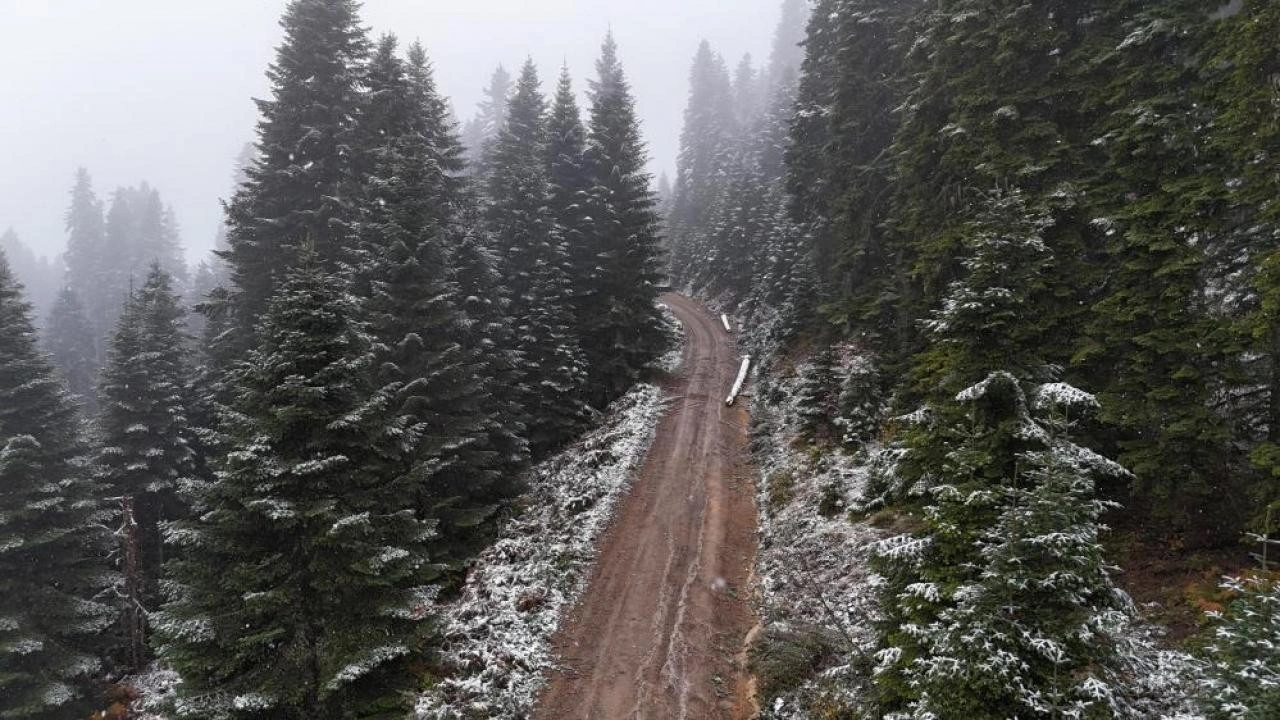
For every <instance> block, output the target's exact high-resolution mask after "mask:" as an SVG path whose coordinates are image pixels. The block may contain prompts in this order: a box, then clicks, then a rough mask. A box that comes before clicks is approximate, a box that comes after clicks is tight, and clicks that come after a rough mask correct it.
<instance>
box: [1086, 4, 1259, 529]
mask: <svg viewBox="0 0 1280 720" xmlns="http://www.w3.org/2000/svg"><path fill="white" fill-rule="evenodd" d="M1116 12H1117V16H1115V17H1114V18H1111V21H1112V22H1113V23H1116V24H1117V30H1121V31H1122V32H1125V33H1126V34H1125V37H1126V39H1125V41H1124V42H1122V43H1120V44H1118V45H1117V46H1116V49H1115V50H1114V51H1113V53H1112V54H1111V55H1109V56H1106V62H1107V63H1108V67H1109V68H1112V72H1114V73H1115V74H1114V76H1113V79H1112V85H1111V86H1110V88H1109V89H1110V93H1111V94H1112V97H1114V98H1115V100H1114V103H1113V104H1112V105H1111V106H1109V107H1108V108H1107V109H1108V110H1109V113H1108V114H1106V115H1105V116H1104V117H1102V118H1101V119H1100V121H1099V126H1100V127H1099V129H1098V130H1096V131H1094V132H1093V133H1092V134H1093V136H1094V137H1099V138H1101V139H1102V141H1103V142H1102V149H1103V156H1104V157H1103V161H1102V162H1100V163H1098V164H1097V165H1096V168H1097V169H1096V171H1095V174H1094V175H1093V176H1092V177H1090V178H1089V187H1090V188H1091V191H1090V192H1091V195H1092V196H1093V198H1094V199H1095V200H1096V205H1095V207H1094V208H1093V212H1094V213H1096V217H1097V218H1098V220H1097V225H1098V226H1099V227H1102V228H1103V229H1104V230H1105V235H1104V236H1105V251H1106V256H1105V263H1106V268H1107V273H1106V279H1105V284H1104V285H1103V286H1102V292H1101V297H1100V298H1099V299H1098V300H1097V301H1096V303H1095V304H1094V305H1093V308H1092V317H1091V318H1090V319H1089V323H1088V325H1087V326H1086V329H1085V337H1084V339H1083V341H1082V342H1081V343H1080V346H1079V349H1078V351H1077V352H1076V353H1075V356H1074V358H1073V360H1074V361H1075V362H1076V363H1077V364H1079V365H1081V366H1082V367H1083V368H1084V369H1085V371H1086V372H1087V373H1088V374H1089V376H1090V377H1093V378H1097V379H1098V380H1097V382H1098V388H1099V391H1100V392H1099V399H1100V400H1101V402H1102V406H1103V410H1102V414H1101V419H1102V420H1104V421H1105V422H1107V423H1108V424H1109V425H1110V430H1111V433H1110V437H1109V438H1108V439H1109V440H1111V442H1113V443H1114V446H1115V447H1116V448H1117V449H1118V450H1119V455H1118V458H1119V460H1120V461H1121V462H1122V463H1124V464H1125V465H1126V466H1127V467H1129V468H1131V469H1132V470H1133V471H1134V473H1135V475H1136V477H1137V484H1136V486H1135V487H1134V490H1133V492H1132V494H1131V498H1130V500H1129V502H1128V503H1127V504H1128V505H1130V506H1131V507H1133V508H1134V509H1135V510H1137V511H1138V512H1139V513H1141V514H1142V515H1143V516H1148V517H1149V516H1154V517H1156V518H1158V519H1159V520H1160V521H1161V524H1163V525H1165V526H1166V527H1168V528H1169V529H1170V530H1173V531H1174V532H1179V533H1182V534H1183V536H1184V539H1185V540H1186V541H1188V542H1190V543H1191V544H1195V545H1200V544H1205V543H1209V542H1213V540H1212V538H1213V537H1219V538H1221V537H1224V536H1226V535H1227V534H1229V533H1230V531H1231V529H1232V527H1231V520H1230V518H1231V517H1233V516H1236V515H1238V512H1239V510H1238V508H1233V507H1232V505H1231V500H1233V499H1235V498H1236V497H1237V496H1238V495H1242V493H1233V492H1223V490H1224V489H1226V488H1230V487H1232V484H1233V475H1234V473H1233V472H1232V471H1231V469H1230V463H1229V461H1228V459H1227V455H1226V447H1227V443H1228V441H1229V438H1228V436H1227V433H1226V432H1225V430H1226V425H1225V423H1223V422H1222V421H1221V420H1220V419H1219V418H1218V417H1217V416H1216V415H1215V413H1214V412H1213V410H1212V409H1211V401H1212V395H1213V393H1214V392H1215V388H1216V387H1219V386H1220V384H1221V382H1222V379H1221V377H1220V375H1219V374H1220V373H1221V372H1222V369H1223V368H1224V366H1225V364H1226V360H1227V358H1226V357H1224V355H1225V353H1224V351H1228V350H1229V348H1230V345H1231V338H1230V337H1229V334H1228V333H1227V332H1226V329H1227V328H1226V326H1225V324H1224V323H1221V322H1219V321H1216V320H1215V319H1214V318H1212V317H1210V316H1209V315H1208V313H1207V312H1206V310H1207V308H1206V303H1205V297H1204V294H1203V290H1202V288H1203V284H1202V277H1203V273H1204V263H1205V257H1204V245H1203V238H1205V237H1207V236H1210V235H1211V234H1212V233H1214V231H1215V229H1216V228H1215V227H1214V226H1215V225H1216V223H1215V222H1214V221H1213V219H1212V217H1213V214H1214V213H1215V212H1216V206H1217V203H1218V199H1217V195H1218V192H1217V188H1218V187H1220V184H1219V182H1218V181H1217V180H1216V179H1215V178H1214V177H1213V175H1212V174H1209V173H1205V172H1203V170H1204V168H1205V166H1206V165H1207V164H1209V163H1212V162H1215V160H1214V159H1213V158H1212V157H1211V153H1210V148H1208V147H1207V146H1206V143H1204V142H1203V141H1202V140H1201V133H1200V130H1199V128H1200V126H1201V123H1203V122H1205V121H1206V119H1207V118H1205V117H1204V115H1205V111H1204V110H1203V109H1202V107H1201V105H1200V102H1199V98H1198V96H1197V91H1196V88H1197V87H1198V83H1197V77H1196V72H1197V71H1196V67H1195V63H1194V58H1196V57H1197V56H1198V53H1199V46H1200V44H1201V42H1202V39H1201V38H1202V36H1203V33H1191V32H1187V31H1186V28H1188V27H1192V26H1194V23H1195V22H1199V21H1202V20H1203V7H1202V6H1201V5H1200V4H1199V3H1192V2H1171V3H1164V4H1162V5H1161V6H1159V7H1153V8H1150V9H1146V10H1137V9H1134V8H1130V9H1129V10H1123V9H1120V8H1117V9H1116ZM1120 34H1121V33H1120V32H1117V33H1116V35H1117V36H1119V35H1120ZM1138 115H1141V116H1142V117H1143V118H1144V120H1143V122H1134V120H1133V118H1134V117H1135V116H1138ZM1198 238H1199V241H1198ZM1224 530H1225V531H1227V532H1226V533H1224V532H1222V531H1224Z"/></svg>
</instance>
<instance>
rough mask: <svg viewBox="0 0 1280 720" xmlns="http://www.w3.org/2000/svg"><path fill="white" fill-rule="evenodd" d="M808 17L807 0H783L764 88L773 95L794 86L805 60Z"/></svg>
mask: <svg viewBox="0 0 1280 720" xmlns="http://www.w3.org/2000/svg"><path fill="white" fill-rule="evenodd" d="M808 20H809V3H808V2H807V1H806V0H782V11H781V15H780V17H779V18H778V25H777V27H776V28H775V29H774V33H773V47H772V50H771V51H770V53H769V65H768V67H767V74H766V76H765V78H764V79H765V81H766V84H765V88H764V89H765V92H766V94H767V95H768V96H774V95H776V94H777V93H778V92H779V91H782V90H785V89H786V88H790V87H792V86H794V84H795V82H796V79H797V78H798V76H799V73H800V65H801V64H802V63H803V62H804V57H805V50H804V46H803V43H804V37H805V26H806V24H807V22H808Z"/></svg>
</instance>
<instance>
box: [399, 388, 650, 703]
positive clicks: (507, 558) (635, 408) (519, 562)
mask: <svg viewBox="0 0 1280 720" xmlns="http://www.w3.org/2000/svg"><path fill="white" fill-rule="evenodd" d="M664 407H665V401H664V399H663V396H662V392H661V391H660V390H659V389H658V388H657V387H655V386H654V385H639V386H637V387H635V388H634V389H632V390H631V392H629V393H627V394H626V395H625V396H624V397H623V398H622V399H620V400H618V401H617V402H616V403H615V404H614V406H613V407H612V408H611V409H610V411H609V413H608V419H607V420H606V422H605V424H604V425H603V427H601V428H599V429H597V430H595V431H594V432H592V433H590V434H589V435H587V436H586V437H585V438H584V439H583V440H581V441H580V442H578V443H577V444H575V445H574V446H573V447H571V448H570V449H568V450H566V451H564V452H562V453H561V454H560V455H558V456H556V457H554V458H552V459H550V460H548V461H546V462H545V463H543V464H541V465H540V466H538V468H537V469H536V470H535V471H534V473H533V475H532V477H531V478H530V480H529V484H530V490H529V493H528V494H527V495H526V497H525V499H524V502H523V506H524V510H523V511H522V512H521V513H520V514H519V515H518V516H517V517H515V518H514V519H513V520H511V521H510V522H509V523H508V524H507V525H506V527H505V528H503V530H502V534H501V537H500V538H499V540H498V541H497V542H496V543H495V544H494V545H493V546H492V547H490V548H489V549H488V550H486V551H485V552H483V553H482V554H481V555H480V557H479V558H477V559H476V561H475V562H474V567H473V570H472V571H471V573H470V575H469V576H468V578H467V583H466V587H465V589H464V590H463V593H462V595H461V596H460V597H459V598H458V599H457V600H456V601H453V602H449V603H445V604H441V605H440V606H438V607H437V608H436V614H437V617H438V619H439V620H438V621H439V623H440V624H441V632H442V635H443V637H444V645H443V647H442V648H441V653H442V656H443V660H444V663H445V665H447V666H448V667H451V668H453V669H454V674H453V675H452V676H451V677H447V678H443V679H441V680H439V681H438V682H437V683H436V684H435V686H434V687H432V688H431V689H429V690H428V691H427V692H426V693H425V694H423V695H422V696H421V698H419V701H418V705H417V713H416V716H417V718H418V720H461V719H463V718H486V719H489V720H516V719H517V718H524V717H527V715H528V713H529V711H530V709H531V708H532V706H533V703H534V701H535V700H536V699H537V696H538V693H539V691H540V690H541V689H542V686H543V683H544V677H543V676H544V674H545V671H546V670H548V669H549V668H550V667H551V666H552V663H553V660H554V657H553V648H552V647H551V644H550V639H551V635H552V634H553V633H554V632H555V630H556V628H557V627H558V625H559V622H560V618H561V615H562V613H563V611H564V610H565V608H566V607H568V606H569V605H570V604H571V603H573V602H574V601H575V600H576V599H577V598H578V596H579V595H580V594H581V593H582V591H583V590H584V589H585V586H586V581H587V578H588V574H589V572H590V570H591V566H592V564H593V562H594V561H595V557H596V546H597V541H598V539H599V538H600V536H601V535H602V534H603V533H604V531H605V529H606V528H607V527H608V524H609V521H610V519H611V518H612V516H613V512H614V509H615V507H616V506H617V504H618V501H619V500H620V499H621V498H622V497H624V496H625V494H626V491H627V489H628V488H629V487H630V484H631V480H632V477H633V476H634V474H635V472H636V471H637V470H638V469H639V466H640V464H641V462H642V461H643V460H644V457H645V454H646V452H647V451H648V449H649V445H650V443H651V442H652V440H653V436H654V432H655V430H656V428H657V425H658V421H659V420H660V419H661V417H662V412H663V409H664Z"/></svg>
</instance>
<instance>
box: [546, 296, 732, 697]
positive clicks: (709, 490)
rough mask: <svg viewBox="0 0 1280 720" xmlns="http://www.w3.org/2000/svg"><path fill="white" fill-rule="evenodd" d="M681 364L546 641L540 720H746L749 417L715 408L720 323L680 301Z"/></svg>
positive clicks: (723, 342)
mask: <svg viewBox="0 0 1280 720" xmlns="http://www.w3.org/2000/svg"><path fill="white" fill-rule="evenodd" d="M663 301H664V302H665V303H666V304H667V305H668V306H669V307H670V308H671V309H672V311H674V312H675V314H676V317H677V318H679V320H680V322H681V323H682V324H683V325H684V327H685V334H686V338H687V342H686V346H685V351H684V364H683V366H682V369H681V371H680V376H679V378H678V379H676V380H674V381H673V382H672V383H671V384H670V386H669V387H668V388H667V391H668V392H669V393H670V394H671V396H672V397H673V400H672V405H671V408H670V410H669V411H668V412H667V415H666V416H665V417H664V418H663V420H662V422H661V424H660V425H659V426H658V432H657V435H656V437H655V438H654V441H653V446H652V447H651V448H650V450H649V455H648V457H647V458H646V460H645V463H644V466H643V468H642V469H641V473H640V476H639V477H638V478H636V481H635V484H634V485H633V487H632V490H631V493H630V495H629V496H628V497H627V499H626V500H625V501H623V503H622V505H621V507H620V508H619V510H618V515H617V517H616V518H615V519H614V521H613V525H612V527H611V528H610V529H609V531H608V533H607V534H606V536H605V538H604V540H603V544H602V546H601V548H600V557H599V561H598V562H597V565H596V570H595V574H594V575H593V577H592V579H591V582H590V584H589V586H588V588H587V591H586V593H585V594H584V595H583V597H582V599H581V600H580V602H579V604H578V606H577V607H576V608H574V609H573V610H572V611H571V612H570V614H569V616H568V617H567V618H566V619H565V622H564V623H563V625H562V627H561V630H560V632H559V633H558V634H557V636H556V638H555V645H556V648H557V650H558V652H559V655H560V661H561V666H562V669H561V670H560V671H558V672H556V673H554V674H553V675H552V676H551V678H550V682H549V684H548V687H547V689H546V691H545V692H544V693H543V695H542V698H541V699H540V701H539V703H538V709H537V711H536V713H535V717H536V718H541V719H543V720H682V719H685V718H688V719H689V720H719V719H725V720H745V719H746V718H750V717H751V716H752V715H753V714H754V707H753V705H752V700H751V693H750V688H749V679H748V677H747V674H746V672H745V670H744V669H743V668H742V667H741V651H742V647H743V641H744V638H745V637H746V634H747V632H748V630H749V629H750V628H751V626H752V624H753V618H752V614H751V608H750V606H749V604H748V598H747V594H748V590H749V588H748V587H747V586H748V583H749V577H750V572H751V567H752V560H753V557H754V554H755V548H756V536H755V522H756V515H755V504H754V499H753V495H752V488H751V476H750V474H749V472H748V467H747V466H746V440H747V432H746V429H747V413H746V411H745V410H744V409H743V408H742V407H741V404H739V406H736V407H725V405H724V398H725V395H727V394H728V392H729V388H730V386H731V385H732V384H733V380H734V376H735V375H736V373H737V370H738V363H739V362H740V357H739V356H738V355H737V353H736V352H735V351H734V349H733V347H732V343H731V339H730V337H729V336H728V335H727V334H726V333H725V331H724V328H723V327H721V325H720V322H719V320H717V319H716V318H714V317H712V316H711V315H710V314H709V313H708V312H707V310H706V309H705V308H703V307H702V306H701V305H700V304H698V303H696V302H693V301H691V300H689V299H687V298H684V297H681V296H678V295H665V296H663Z"/></svg>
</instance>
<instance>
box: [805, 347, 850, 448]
mask: <svg viewBox="0 0 1280 720" xmlns="http://www.w3.org/2000/svg"><path fill="white" fill-rule="evenodd" d="M835 362H836V358H835V351H834V350H833V349H832V347H831V346H830V345H824V346H823V347H822V348H821V349H820V350H818V352H816V353H814V355H813V357H812V358H810V359H809V362H808V363H806V364H805V365H804V366H803V367H802V368H801V369H800V376H799V382H798V384H797V387H796V416H797V419H798V420H799V425H798V428H799V430H800V434H801V435H803V436H804V437H806V438H809V439H811V440H812V439H814V438H815V437H816V436H817V435H818V434H819V433H820V432H823V431H826V430H827V429H828V428H830V427H831V421H832V419H833V417H834V415H835V398H836V392H837V391H838V390H839V388H840V381H839V380H838V379H837V378H836V376H835V372H836V371H835Z"/></svg>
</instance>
